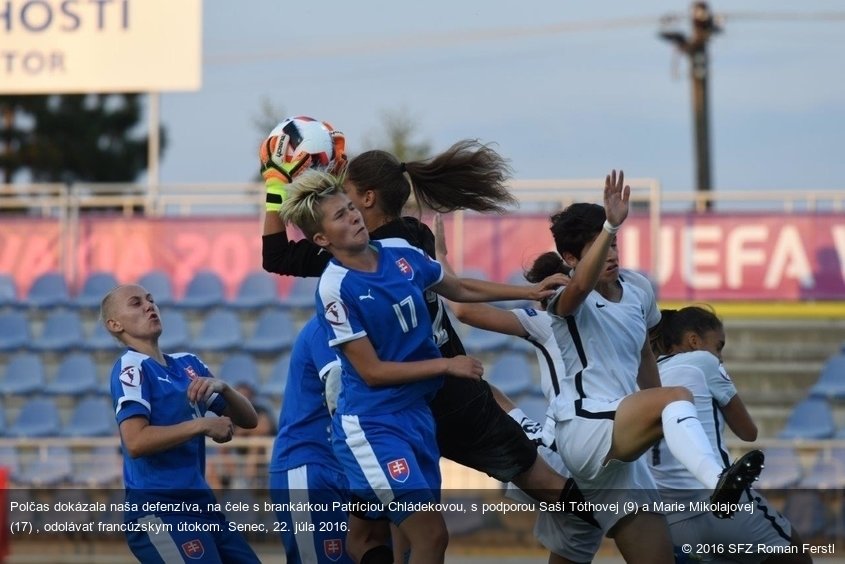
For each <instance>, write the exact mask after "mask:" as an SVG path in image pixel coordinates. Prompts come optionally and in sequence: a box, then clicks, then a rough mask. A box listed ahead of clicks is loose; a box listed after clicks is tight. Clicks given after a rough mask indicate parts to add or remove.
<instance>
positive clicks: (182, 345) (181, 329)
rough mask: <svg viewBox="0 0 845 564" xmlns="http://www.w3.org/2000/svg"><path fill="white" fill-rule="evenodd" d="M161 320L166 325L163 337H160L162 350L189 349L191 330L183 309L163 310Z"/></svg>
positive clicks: (176, 350)
mask: <svg viewBox="0 0 845 564" xmlns="http://www.w3.org/2000/svg"><path fill="white" fill-rule="evenodd" d="M161 320H162V324H163V325H164V330H163V331H162V332H161V337H159V338H158V344H159V346H160V347H161V350H162V351H164V352H166V353H174V352H180V351H183V350H185V349H187V348H188V345H189V343H190V342H191V331H190V329H189V327H188V320H187V319H185V315H184V314H183V313H182V312H181V311H178V310H175V309H168V310H167V311H163V312H161Z"/></svg>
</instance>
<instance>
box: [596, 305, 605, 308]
mask: <svg viewBox="0 0 845 564" xmlns="http://www.w3.org/2000/svg"><path fill="white" fill-rule="evenodd" d="M606 305H607V304H596V307H597V308H603V307H604V306H606Z"/></svg>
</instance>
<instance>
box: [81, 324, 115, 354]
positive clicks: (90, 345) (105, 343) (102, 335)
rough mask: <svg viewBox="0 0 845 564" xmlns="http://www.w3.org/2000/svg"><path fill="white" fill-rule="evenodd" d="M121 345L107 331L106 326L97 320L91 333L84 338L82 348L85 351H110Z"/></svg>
mask: <svg viewBox="0 0 845 564" xmlns="http://www.w3.org/2000/svg"><path fill="white" fill-rule="evenodd" d="M120 347H121V344H120V343H119V342H118V341H117V339H115V338H114V337H113V336H112V334H111V333H109V332H108V330H107V329H106V326H105V325H103V324H102V323H100V322H99V320H98V321H97V323H95V324H94V330H93V331H91V335H89V336H88V338H87V339H85V343H84V344H83V348H84V349H85V350H87V351H110V350H116V349H119V348H120Z"/></svg>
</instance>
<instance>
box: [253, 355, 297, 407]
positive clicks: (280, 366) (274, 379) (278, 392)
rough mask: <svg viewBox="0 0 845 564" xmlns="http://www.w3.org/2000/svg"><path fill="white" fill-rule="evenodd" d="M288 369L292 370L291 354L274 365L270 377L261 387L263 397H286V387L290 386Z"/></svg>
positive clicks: (281, 357) (284, 356) (282, 357)
mask: <svg viewBox="0 0 845 564" xmlns="http://www.w3.org/2000/svg"><path fill="white" fill-rule="evenodd" d="M288 368H290V353H289V352H288V353H285V354H283V355H282V356H280V357H279V359H278V360H277V361H276V362H275V363H274V364H273V368H272V369H271V370H270V376H269V378H267V381H266V382H264V384H263V385H262V386H261V390H260V391H261V395H265V396H270V397H272V398H281V397H282V396H284V395H285V386H287V385H288Z"/></svg>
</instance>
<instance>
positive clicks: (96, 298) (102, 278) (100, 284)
mask: <svg viewBox="0 0 845 564" xmlns="http://www.w3.org/2000/svg"><path fill="white" fill-rule="evenodd" d="M117 286H118V282H117V278H115V276H114V274H112V273H111V272H92V273H90V274H89V275H88V277H87V278H86V279H85V282H83V283H82V290H80V292H79V295H78V296H76V299H75V300H74V301H73V305H75V306H76V307H84V308H98V307H100V302H102V301H103V297H104V296H105V295H106V294H107V293H108V292H111V291H112V290H114V289H115V288H116V287H117Z"/></svg>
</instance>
